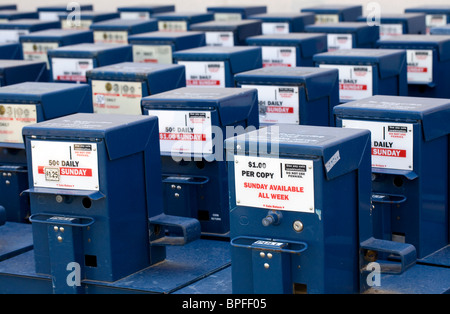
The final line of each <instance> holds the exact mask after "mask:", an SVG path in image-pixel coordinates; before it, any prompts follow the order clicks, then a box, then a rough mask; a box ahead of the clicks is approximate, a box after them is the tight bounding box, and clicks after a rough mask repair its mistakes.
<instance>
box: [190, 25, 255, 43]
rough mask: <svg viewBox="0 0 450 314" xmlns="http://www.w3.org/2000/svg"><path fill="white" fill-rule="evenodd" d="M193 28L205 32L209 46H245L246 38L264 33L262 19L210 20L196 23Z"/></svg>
mask: <svg viewBox="0 0 450 314" xmlns="http://www.w3.org/2000/svg"><path fill="white" fill-rule="evenodd" d="M191 30H193V31H198V32H204V33H205V37H206V45H207V46H219V47H233V46H245V45H246V39H247V38H249V37H251V36H257V35H261V34H262V28H261V21H258V20H242V21H209V22H204V23H196V24H194V25H192V26H191Z"/></svg>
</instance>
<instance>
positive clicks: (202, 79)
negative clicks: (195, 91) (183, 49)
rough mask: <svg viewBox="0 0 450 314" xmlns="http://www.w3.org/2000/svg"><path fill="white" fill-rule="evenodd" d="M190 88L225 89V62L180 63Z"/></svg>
mask: <svg viewBox="0 0 450 314" xmlns="http://www.w3.org/2000/svg"><path fill="white" fill-rule="evenodd" d="M178 64H181V65H184V66H185V69H186V86H188V87H225V62H211V61H209V62H208V61H205V62H204V61H180V62H178Z"/></svg>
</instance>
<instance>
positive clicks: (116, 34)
mask: <svg viewBox="0 0 450 314" xmlns="http://www.w3.org/2000/svg"><path fill="white" fill-rule="evenodd" d="M94 43H96V44H97V43H103V44H128V32H126V31H108V32H105V31H94Z"/></svg>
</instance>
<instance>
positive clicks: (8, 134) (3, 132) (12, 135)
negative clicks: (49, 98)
mask: <svg viewBox="0 0 450 314" xmlns="http://www.w3.org/2000/svg"><path fill="white" fill-rule="evenodd" d="M36 122H37V113H36V105H19V104H14V105H11V104H0V142H3V143H23V137H22V128H23V127H24V126H26V125H29V124H33V123H36Z"/></svg>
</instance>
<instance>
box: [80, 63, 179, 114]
mask: <svg viewBox="0 0 450 314" xmlns="http://www.w3.org/2000/svg"><path fill="white" fill-rule="evenodd" d="M86 77H87V81H88V84H90V85H91V87H92V103H93V106H94V113H104V114H106V113H115V114H137V115H140V114H142V108H141V99H142V97H146V96H149V95H154V94H158V93H162V92H165V91H168V90H172V89H176V88H180V87H185V86H186V78H185V70H184V66H182V65H178V64H153V63H144V64H142V63H137V62H121V63H116V64H112V65H108V66H104V67H99V68H95V69H93V70H90V71H88V72H87V73H86Z"/></svg>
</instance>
